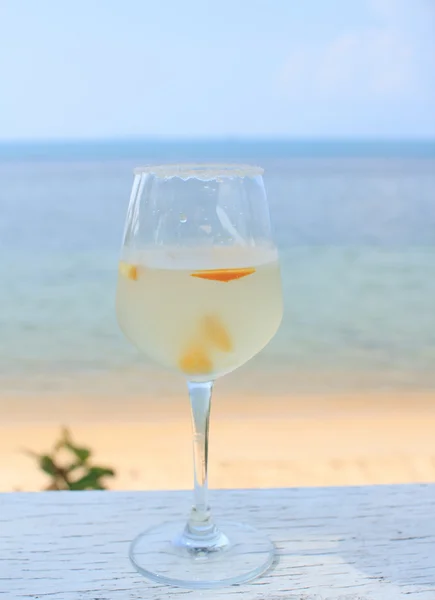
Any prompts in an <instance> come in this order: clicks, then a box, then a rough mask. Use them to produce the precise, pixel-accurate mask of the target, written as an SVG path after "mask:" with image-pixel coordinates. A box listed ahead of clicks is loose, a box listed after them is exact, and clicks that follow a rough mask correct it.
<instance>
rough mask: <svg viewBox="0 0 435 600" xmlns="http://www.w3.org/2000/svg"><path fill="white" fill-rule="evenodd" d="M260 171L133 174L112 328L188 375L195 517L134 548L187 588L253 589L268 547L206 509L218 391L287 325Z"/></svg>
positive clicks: (142, 568) (269, 556)
mask: <svg viewBox="0 0 435 600" xmlns="http://www.w3.org/2000/svg"><path fill="white" fill-rule="evenodd" d="M262 173H263V170H262V169H260V168H258V167H253V166H245V165H238V164H237V165H208V164H197V165H163V166H154V167H145V168H138V169H136V170H135V178H134V183H133V189H132V193H131V197H130V203H129V207H128V213H127V222H126V226H125V231H124V240H123V245H122V253H121V260H120V263H119V276H118V288H117V317H118V322H119V325H120V327H121V329H122V331H123V332H124V334H125V336H126V337H127V338H128V339H129V340H130V341H131V342H132V343H133V344H134V345H135V346H136V347H137V348H138V349H139V350H140V351H141V352H143V353H144V354H145V355H147V356H148V357H149V358H151V359H153V360H154V361H155V362H157V363H159V364H160V365H163V366H164V367H167V368H169V369H172V370H175V371H178V372H179V373H181V374H182V375H183V376H184V378H185V379H186V381H187V387H188V391H189V398H190V403H191V410H192V423H193V449H194V490H195V492H194V506H193V508H192V510H191V512H190V515H189V517H188V519H187V523H173V522H170V523H164V524H160V525H157V526H156V527H153V528H151V529H149V530H148V531H145V532H144V533H142V534H141V535H139V537H138V538H136V540H135V541H134V542H133V543H132V545H131V548H130V559H131V561H132V563H133V565H134V566H135V568H136V569H137V570H138V571H139V572H140V573H142V574H143V575H145V576H147V577H149V578H151V579H153V580H155V581H159V582H163V583H167V584H172V585H176V586H181V587H186V588H214V587H220V586H224V585H230V584H234V583H241V582H244V581H249V580H251V579H254V578H255V577H257V576H258V575H260V574H262V573H263V572H264V571H266V570H267V569H268V568H269V567H270V565H271V564H272V562H273V557H274V547H273V545H272V544H271V542H270V541H269V540H268V539H267V538H266V537H265V536H263V534H262V533H261V532H258V531H256V530H255V529H253V528H252V527H250V526H248V525H241V524H238V523H225V522H223V523H215V522H214V520H213V518H212V516H211V513H210V508H209V505H208V500H207V454H208V426H209V416H210V401H211V395H212V388H213V382H214V381H215V380H216V379H217V378H218V377H221V376H222V375H225V374H226V373H230V372H231V371H233V370H234V369H237V368H238V367H240V366H241V365H243V364H244V363H246V362H247V361H248V360H249V359H250V358H252V357H253V356H254V355H256V354H257V353H258V352H260V350H262V348H264V346H266V344H267V343H268V342H269V341H270V339H271V338H272V337H273V336H274V335H275V333H276V331H277V329H278V327H279V324H280V322H281V318H282V293H281V278H280V270H279V262H278V253H277V250H276V247H275V245H274V243H273V239H272V234H271V227H270V219H269V210H268V204H267V199H266V193H265V189H264V185H263V179H262Z"/></svg>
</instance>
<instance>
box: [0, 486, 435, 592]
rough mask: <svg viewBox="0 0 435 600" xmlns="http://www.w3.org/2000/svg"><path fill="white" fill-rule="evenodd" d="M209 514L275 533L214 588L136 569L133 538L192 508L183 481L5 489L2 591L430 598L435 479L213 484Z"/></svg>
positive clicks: (434, 582) (0, 523)
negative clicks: (257, 558) (268, 546)
mask: <svg viewBox="0 0 435 600" xmlns="http://www.w3.org/2000/svg"><path fill="white" fill-rule="evenodd" d="M211 499H212V502H213V505H214V507H215V515H216V517H219V516H222V517H231V520H243V521H247V522H251V523H252V524H254V525H256V526H257V527H258V528H261V529H263V530H264V531H265V532H267V533H268V534H269V536H270V538H271V539H272V540H273V541H274V542H275V544H276V547H277V551H278V555H279V556H278V561H277V564H276V566H275V568H274V569H273V570H272V571H270V572H269V573H268V574H266V575H265V576H263V577H262V578H260V579H258V580H256V581H254V582H252V583H250V584H245V585H240V586H233V587H230V588H226V589H225V588H224V589H221V590H213V591H208V590H204V591H190V590H185V589H179V588H169V587H166V586H162V585H157V584H155V583H153V582H150V581H148V580H146V579H145V578H143V577H142V576H140V575H139V574H137V573H136V572H135V571H134V570H133V568H132V567H131V565H130V563H129V560H128V558H127V552H128V546H129V543H130V540H131V539H132V538H133V537H134V536H135V535H136V534H137V533H138V532H139V531H140V530H142V529H144V528H146V527H148V526H149V525H151V524H154V523H158V522H161V521H164V520H168V519H171V518H174V517H176V518H178V517H180V516H184V515H185V514H187V511H188V509H189V507H190V500H191V495H190V494H188V493H187V492H143V493H139V492H132V493H128V492H126V493H124V492H51V493H49V492H46V493H39V494H21V493H11V494H2V495H0V599H1V600H3V598H4V599H5V600H24V599H29V598H34V599H38V600H138V599H149V600H165V599H170V598H171V599H174V600H175V599H181V598H182V599H183V600H199V599H201V600H211V599H216V600H218V599H219V598H230V597H234V598H246V599H247V600H278V599H285V600H400V599H401V598H403V600H405V599H407V600H411V599H412V600H435V485H421V486H418V485H407V486H380V487H361V488H326V489H314V488H313V489H285V490H260V491H252V490H250V491H232V492H229V491H219V492H214V493H212V494H211Z"/></svg>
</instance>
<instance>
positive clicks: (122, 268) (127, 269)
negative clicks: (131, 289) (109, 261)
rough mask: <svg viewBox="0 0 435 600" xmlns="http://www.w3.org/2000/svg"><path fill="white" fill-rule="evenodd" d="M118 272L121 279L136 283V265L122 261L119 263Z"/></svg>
mask: <svg viewBox="0 0 435 600" xmlns="http://www.w3.org/2000/svg"><path fill="white" fill-rule="evenodd" d="M119 272H120V274H121V275H122V276H123V277H126V278H127V279H131V280H132V281H136V280H137V278H138V268H137V267H136V265H131V264H129V263H126V262H124V261H123V260H121V261H119Z"/></svg>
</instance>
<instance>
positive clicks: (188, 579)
mask: <svg viewBox="0 0 435 600" xmlns="http://www.w3.org/2000/svg"><path fill="white" fill-rule="evenodd" d="M185 526H186V523H185V522H181V521H180V522H178V523H177V522H171V523H163V524H162V525H157V526H156V527H153V528H151V529H148V530H147V531H145V532H144V533H142V534H141V535H139V536H138V537H137V538H136V539H135V540H134V541H133V543H132V544H131V547H130V560H131V562H132V563H133V566H134V567H135V568H136V570H137V571H139V573H141V574H142V575H144V576H145V577H148V578H149V579H152V580H153V581H157V582H159V583H166V584H169V585H174V586H178V587H183V588H189V589H207V588H209V589H210V588H218V587H224V586H228V585H232V584H236V583H243V582H246V581H251V580H252V579H255V578H256V577H258V576H259V575H262V574H263V573H264V572H265V571H267V569H269V568H270V567H271V565H272V563H273V560H274V557H275V548H274V546H273V544H272V543H271V542H270V541H269V540H268V539H267V538H266V537H265V536H264V535H263V534H262V533H261V532H259V531H257V530H256V529H253V528H252V527H250V526H249V525H243V524H239V523H231V522H223V523H219V527H221V528H222V531H225V532H226V534H227V535H228V537H227V536H226V535H225V534H223V533H220V532H218V533H217V535H216V536H215V537H214V539H213V544H211V545H210V547H208V546H201V543H188V544H186V543H185V538H184V534H183V531H184V530H185Z"/></svg>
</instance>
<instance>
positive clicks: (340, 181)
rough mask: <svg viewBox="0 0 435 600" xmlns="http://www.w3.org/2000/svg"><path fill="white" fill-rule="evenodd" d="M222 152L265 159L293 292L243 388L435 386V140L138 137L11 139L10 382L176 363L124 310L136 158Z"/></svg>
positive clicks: (0, 345)
mask: <svg viewBox="0 0 435 600" xmlns="http://www.w3.org/2000/svg"><path fill="white" fill-rule="evenodd" d="M222 159H224V160H230V161H246V160H247V161H248V162H250V163H257V164H261V165H262V166H264V167H265V169H266V173H265V185H266V189H267V192H268V196H269V201H270V209H271V215H272V221H273V225H274V229H275V235H276V241H277V243H278V246H279V250H280V255H281V263H282V275H283V287H284V299H285V317H284V320H283V323H282V326H281V329H280V331H279V333H278V334H277V336H276V337H275V339H274V340H273V341H272V342H271V344H270V345H269V346H268V348H267V349H265V350H264V351H263V352H262V353H261V354H260V355H259V356H258V357H256V358H255V359H254V360H253V361H251V362H250V363H248V364H247V365H246V366H245V367H244V368H242V369H240V372H238V373H237V374H236V375H234V376H232V375H231V376H229V377H233V379H232V380H230V381H231V382H232V384H233V385H234V386H235V388H237V390H240V389H244V390H247V391H250V390H252V389H254V388H256V386H258V385H264V386H265V387H266V388H267V390H268V392H269V393H274V392H276V393H285V392H292V391H294V390H307V391H316V392H317V391H319V390H320V391H331V390H332V391H335V390H373V389H376V390H378V389H389V390H391V389H397V390H403V389H406V390H409V389H413V390H414V389H416V390H428V389H430V390H433V389H435V145H434V144H431V143H426V144H419V143H414V144H410V143H404V142H403V143H396V144H381V143H374V142H371V143H368V142H367V143H365V144H358V143H352V144H350V143H348V144H344V143H342V144H338V143H336V144H333V143H326V142H324V143H318V144H316V143H307V142H305V143H303V142H300V143H297V142H294V143H291V144H290V143H284V142H279V143H278V142H249V143H248V142H246V143H241V142H231V141H230V142H219V143H216V142H215V143H213V142H201V143H199V142H198V143H194V142H192V143H189V142H184V143H181V142H172V143H171V142H156V143H151V142H147V143H145V142H140V141H134V142H111V143H109V142H107V143H94V144H92V143H75V144H57V145H56V144H45V145H44V144H39V145H38V144H15V145H7V144H3V145H0V209H1V210H0V281H1V284H0V393H10V392H11V391H12V392H39V391H41V392H44V391H50V390H55V391H56V392H58V391H68V389H74V390H76V391H77V390H80V389H83V391H84V392H85V391H86V393H89V391H92V386H94V385H97V384H96V382H98V385H100V384H101V382H108V383H107V385H108V386H109V387H110V386H111V385H112V382H114V381H115V380H116V381H117V382H118V383H119V385H120V386H121V389H122V386H124V385H125V389H130V388H129V387H128V386H129V385H130V384H131V381H133V380H134V381H135V385H136V388H135V390H136V391H137V390H141V389H142V388H143V389H144V390H145V389H150V386H152V384H151V383H150V382H152V379H153V377H155V378H156V380H157V379H158V378H160V380H162V378H163V379H164V378H165V377H166V375H165V374H164V373H162V372H161V371H160V370H159V368H158V367H154V366H153V365H150V364H149V363H148V361H147V360H146V359H145V358H143V357H141V356H139V355H138V354H137V352H136V351H135V349H133V348H132V347H130V346H129V344H128V343H127V341H126V340H125V339H124V338H123V337H122V335H121V333H120V332H119V329H118V326H117V323H116V320H115V310H114V298H115V286H116V276H117V260H118V253H119V248H120V243H121V237H122V231H123V227H124V219H125V214H126V209H127V203H128V198H129V194H130V189H131V184H132V169H133V167H135V166H138V165H140V164H145V163H156V162H167V161H178V162H182V161H185V160H200V161H207V160H222Z"/></svg>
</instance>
